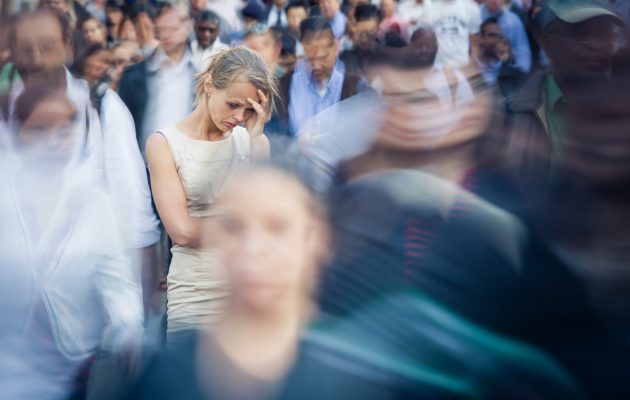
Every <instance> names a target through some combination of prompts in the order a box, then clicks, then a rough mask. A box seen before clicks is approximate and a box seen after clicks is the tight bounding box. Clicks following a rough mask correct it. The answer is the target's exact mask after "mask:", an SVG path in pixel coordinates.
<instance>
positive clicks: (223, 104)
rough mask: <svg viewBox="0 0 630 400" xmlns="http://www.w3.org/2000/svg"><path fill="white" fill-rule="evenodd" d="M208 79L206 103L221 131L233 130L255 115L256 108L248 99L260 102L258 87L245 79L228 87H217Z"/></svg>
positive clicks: (215, 124) (236, 81)
mask: <svg viewBox="0 0 630 400" xmlns="http://www.w3.org/2000/svg"><path fill="white" fill-rule="evenodd" d="M209 82H210V81H208V80H206V90H207V92H206V93H207V94H208V96H207V97H206V99H207V100H206V104H207V106H208V111H209V113H210V118H211V119H212V123H213V124H214V126H216V127H217V129H219V130H220V131H221V132H228V131H231V130H232V129H233V128H234V127H235V126H237V125H240V124H242V123H244V122H245V121H247V120H248V119H249V118H251V117H253V116H254V114H255V111H254V109H253V108H252V106H251V104H250V103H249V102H248V101H247V99H248V98H249V99H252V100H254V101H255V102H258V103H260V98H259V97H258V93H257V90H256V87H255V86H254V85H252V84H251V83H250V82H248V81H245V80H235V81H234V82H232V84H231V85H230V86H228V87H227V88H226V89H216V88H213V87H212V86H211V83H209Z"/></svg>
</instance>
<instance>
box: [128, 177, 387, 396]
mask: <svg viewBox="0 0 630 400" xmlns="http://www.w3.org/2000/svg"><path fill="white" fill-rule="evenodd" d="M216 205H217V207H220V208H221V210H222V212H223V215H222V216H221V217H220V218H217V219H215V220H213V221H211V225H209V226H208V229H207V230H206V235H205V236H206V237H207V238H213V243H211V244H210V245H212V246H218V247H219V248H220V249H221V253H222V258H223V262H224V265H225V268H226V272H227V278H228V282H229V286H230V297H229V300H228V304H227V307H226V312H225V313H224V314H223V316H222V318H221V319H220V321H219V322H218V323H217V324H216V325H215V326H214V328H213V331H212V333H203V334H199V335H196V336H195V337H194V338H191V339H190V340H189V341H188V342H187V343H186V345H185V346H181V347H180V348H178V349H177V351H172V350H171V351H170V352H169V351H167V353H166V354H165V355H164V356H163V357H162V358H160V359H159V360H158V361H157V362H155V363H154V364H153V365H151V366H150V368H149V369H148V371H147V373H146V374H145V376H144V377H143V378H142V379H141V381H140V382H139V385H138V386H137V387H136V388H135V390H134V391H133V392H132V396H131V397H130V398H134V399H309V398H317V399H329V398H348V396H349V395H356V396H357V397H356V398H362V399H363V398H382V397H379V396H382V395H383V393H382V392H380V391H377V390H373V389H374V388H370V389H369V390H368V388H367V387H365V386H362V385H359V384H358V383H359V382H358V381H356V380H353V379H349V378H348V377H347V376H345V377H344V376H343V375H340V374H339V373H338V372H334V371H332V370H330V368H329V367H324V365H323V364H322V363H321V361H318V360H317V359H316V358H315V357H312V352H311V350H312V349H310V348H309V346H308V345H305V344H304V343H303V342H302V341H301V336H302V331H303V329H304V328H305V326H306V324H307V323H308V322H309V320H310V318H311V315H312V311H313V310H312V303H311V294H312V293H313V289H314V287H315V283H316V277H317V275H318V267H319V265H320V263H321V261H322V258H323V257H324V256H325V251H324V250H325V248H326V238H327V233H326V232H327V231H326V228H325V223H324V222H323V220H322V213H321V210H320V208H319V206H318V205H317V203H316V202H315V201H314V200H313V198H312V197H311V196H310V194H309V193H308V192H307V190H306V189H305V188H304V186H303V185H302V184H301V183H300V182H299V181H298V180H297V179H296V178H295V177H293V176H291V175H290V174H288V173H287V172H285V171H282V170H280V169H275V168H272V167H260V168H259V169H252V170H246V171H243V172H240V173H238V174H237V175H236V176H235V177H234V179H233V180H232V181H230V182H229V183H227V184H226V186H225V189H224V191H223V193H222V194H221V195H220V197H219V198H218V200H217V203H216ZM214 238H216V240H214ZM364 390H365V391H366V393H363V391H364Z"/></svg>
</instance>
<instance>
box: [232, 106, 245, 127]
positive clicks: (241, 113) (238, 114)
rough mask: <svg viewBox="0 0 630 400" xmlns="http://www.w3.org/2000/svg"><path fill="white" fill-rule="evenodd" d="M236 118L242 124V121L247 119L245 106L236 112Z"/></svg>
mask: <svg viewBox="0 0 630 400" xmlns="http://www.w3.org/2000/svg"><path fill="white" fill-rule="evenodd" d="M234 119H236V121H237V122H238V123H239V124H240V123H241V122H243V121H245V109H244V108H242V107H241V108H239V109H238V111H236V113H235V114H234Z"/></svg>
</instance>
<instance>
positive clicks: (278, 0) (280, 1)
mask: <svg viewBox="0 0 630 400" xmlns="http://www.w3.org/2000/svg"><path fill="white" fill-rule="evenodd" d="M273 4H275V5H276V7H278V8H281V7H284V6H285V4H287V0H273Z"/></svg>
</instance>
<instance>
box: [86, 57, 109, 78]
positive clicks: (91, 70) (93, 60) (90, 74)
mask: <svg viewBox="0 0 630 400" xmlns="http://www.w3.org/2000/svg"><path fill="white" fill-rule="evenodd" d="M111 63H112V58H111V55H110V54H109V51H99V52H98V53H95V54H93V55H92V56H90V57H88V58H87V59H86V60H85V63H84V66H83V77H84V78H85V79H86V80H87V81H88V82H89V83H90V84H92V83H94V82H97V81H99V80H100V79H101V78H102V77H103V76H104V75H105V73H106V72H107V70H108V69H109V67H110V66H111Z"/></svg>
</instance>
